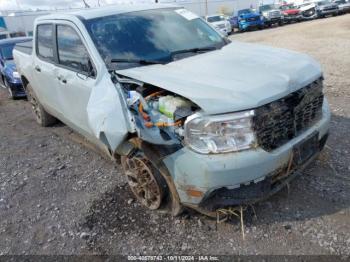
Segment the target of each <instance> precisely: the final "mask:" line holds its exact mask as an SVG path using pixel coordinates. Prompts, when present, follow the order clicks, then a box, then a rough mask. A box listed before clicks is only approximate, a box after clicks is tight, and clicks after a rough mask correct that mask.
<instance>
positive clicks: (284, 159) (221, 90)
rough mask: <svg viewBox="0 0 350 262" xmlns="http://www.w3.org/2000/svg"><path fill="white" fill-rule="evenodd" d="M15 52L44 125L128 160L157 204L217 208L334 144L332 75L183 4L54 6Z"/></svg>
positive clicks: (255, 195)
mask: <svg viewBox="0 0 350 262" xmlns="http://www.w3.org/2000/svg"><path fill="white" fill-rule="evenodd" d="M33 39H34V40H33V45H32V48H28V45H26V46H24V45H22V46H21V45H17V46H16V48H15V50H14V59H15V62H16V65H17V69H18V72H19V74H20V76H21V79H22V82H23V84H24V86H25V88H26V91H27V93H28V96H29V101H30V103H31V104H32V107H33V112H34V116H35V118H36V120H37V122H38V123H39V124H40V125H42V126H48V125H51V124H53V123H55V121H56V119H59V120H61V121H62V122H64V123H66V124H67V125H69V126H70V127H72V128H73V129H75V130H76V131H77V132H79V133H81V134H82V135H83V136H85V137H86V138H87V139H89V140H90V141H92V142H93V143H94V144H96V145H97V146H99V147H101V148H102V149H104V150H105V152H106V153H108V154H109V155H110V156H111V157H112V158H113V159H117V158H119V159H121V163H122V166H123V168H124V173H125V176H126V178H127V181H128V183H129V185H130V188H131V190H132V192H133V193H134V194H135V197H136V198H137V199H138V200H139V201H140V202H141V203H142V204H143V205H144V206H145V207H147V208H149V209H152V210H154V209H159V208H165V207H167V208H169V209H170V210H171V212H172V214H173V215H176V214H179V213H180V212H181V210H182V208H183V207H189V208H194V209H196V210H198V211H200V212H203V213H206V214H213V212H215V211H216V210H217V209H218V208H225V207H232V206H238V205H244V204H251V203H255V202H257V201H260V200H262V199H264V198H267V197H269V196H271V195H272V194H274V193H276V192H277V191H279V190H280V189H281V188H283V187H284V186H285V185H286V184H287V183H288V182H290V181H291V180H292V179H293V178H295V177H296V176H298V175H300V174H301V173H300V171H301V170H302V169H303V168H304V167H305V166H306V165H307V164H309V163H310V162H311V161H312V160H313V159H314V158H315V157H316V156H317V155H318V153H319V152H320V151H321V150H322V148H323V147H324V145H325V143H326V140H327V135H328V129H329V122H330V111H329V108H328V103H327V100H326V98H325V97H324V94H323V74H322V71H321V67H320V66H319V64H318V63H317V62H316V61H315V60H313V59H312V58H310V57H308V56H306V55H303V54H299V53H296V52H293V51H288V50H283V49H277V48H271V47H268V46H262V45H257V44H249V43H240V42H237V41H230V40H228V39H227V38H225V37H223V36H222V35H221V34H220V33H218V32H217V31H216V30H215V29H214V28H213V27H212V26H210V25H209V24H207V23H206V22H205V21H204V20H203V19H202V18H200V17H198V16H197V15H195V14H193V13H191V12H190V11H187V10H186V9H183V8H180V7H177V6H172V5H161V4H156V5H120V6H117V7H115V8H110V7H106V8H97V9H93V8H91V9H88V10H79V11H74V12H70V13H66V14H64V13H61V12H60V13H56V14H52V15H48V16H42V17H39V18H37V19H36V21H35V30H34V38H33Z"/></svg>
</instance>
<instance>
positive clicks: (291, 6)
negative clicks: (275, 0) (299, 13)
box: [281, 5, 296, 11]
mask: <svg viewBox="0 0 350 262" xmlns="http://www.w3.org/2000/svg"><path fill="white" fill-rule="evenodd" d="M291 9H296V7H295V6H294V5H282V6H281V10H283V11H285V10H291Z"/></svg>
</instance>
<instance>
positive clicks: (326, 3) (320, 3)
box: [317, 1, 331, 5]
mask: <svg viewBox="0 0 350 262" xmlns="http://www.w3.org/2000/svg"><path fill="white" fill-rule="evenodd" d="M330 3H331V1H321V2H318V3H317V4H318V5H328V4H330Z"/></svg>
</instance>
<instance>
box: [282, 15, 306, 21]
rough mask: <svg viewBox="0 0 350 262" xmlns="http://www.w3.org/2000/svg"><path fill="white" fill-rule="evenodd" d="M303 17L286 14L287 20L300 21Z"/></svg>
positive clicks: (285, 18)
mask: <svg viewBox="0 0 350 262" xmlns="http://www.w3.org/2000/svg"><path fill="white" fill-rule="evenodd" d="M301 19H302V16H301V15H285V16H284V20H285V21H286V22H289V21H300V20H301Z"/></svg>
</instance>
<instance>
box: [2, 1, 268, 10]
mask: <svg viewBox="0 0 350 262" xmlns="http://www.w3.org/2000/svg"><path fill="white" fill-rule="evenodd" d="M180 1H181V0H180ZM209 1H210V0H209ZM86 2H87V3H88V4H89V5H90V6H91V7H93V6H98V2H99V3H100V5H101V6H102V5H106V4H116V3H121V2H123V3H127V2H154V1H153V0H86ZM159 2H162V0H160V1H159ZM163 2H164V0H163ZM265 2H266V3H267V2H273V0H264V3H265ZM79 7H84V2H83V0H0V10H17V9H33V10H36V9H44V10H47V9H67V8H79Z"/></svg>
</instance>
